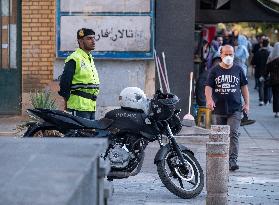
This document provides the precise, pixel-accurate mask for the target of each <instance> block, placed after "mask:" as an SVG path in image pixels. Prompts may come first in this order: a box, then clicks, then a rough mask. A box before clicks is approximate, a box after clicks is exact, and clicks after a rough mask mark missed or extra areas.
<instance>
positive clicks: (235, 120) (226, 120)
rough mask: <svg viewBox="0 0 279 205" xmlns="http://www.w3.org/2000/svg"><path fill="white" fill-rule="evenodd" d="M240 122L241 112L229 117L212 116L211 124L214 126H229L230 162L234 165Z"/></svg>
mask: <svg viewBox="0 0 279 205" xmlns="http://www.w3.org/2000/svg"><path fill="white" fill-rule="evenodd" d="M240 121H241V112H235V113H233V114H231V115H216V114H214V115H213V119H212V122H213V124H215V125H229V126H230V162H232V163H236V162H237V157H238V151H239V141H238V139H239V135H240V133H238V128H239V126H240Z"/></svg>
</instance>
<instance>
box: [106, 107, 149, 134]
mask: <svg viewBox="0 0 279 205" xmlns="http://www.w3.org/2000/svg"><path fill="white" fill-rule="evenodd" d="M105 118H108V119H112V120H113V123H112V125H111V127H112V128H117V129H119V130H120V131H121V132H132V133H138V134H140V133H141V132H148V133H153V129H152V127H151V126H150V125H147V124H146V123H145V119H146V118H147V115H146V114H145V113H144V112H143V111H140V110H132V109H126V108H125V109H124V108H121V109H115V110H111V111H109V112H108V113H106V115H105Z"/></svg>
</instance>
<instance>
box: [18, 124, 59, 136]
mask: <svg viewBox="0 0 279 205" xmlns="http://www.w3.org/2000/svg"><path fill="white" fill-rule="evenodd" d="M22 137H64V134H63V133H61V132H60V131H59V130H57V129H55V127H51V126H48V127H47V126H40V125H38V124H32V125H29V127H28V128H27V131H26V132H25V133H24V134H23V136H22Z"/></svg>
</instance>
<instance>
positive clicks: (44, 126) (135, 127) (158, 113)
mask: <svg viewBox="0 0 279 205" xmlns="http://www.w3.org/2000/svg"><path fill="white" fill-rule="evenodd" d="M178 101H179V99H178V97H177V96H176V95H174V94H171V93H162V92H161V91H160V90H158V91H157V92H156V93H155V95H154V97H153V98H152V99H151V100H148V99H147V98H146V97H145V94H144V93H143V91H141V90H140V89H139V88H135V87H128V88H125V89H124V90H123V91H122V92H121V93H120V105H121V108H120V109H114V110H111V111H109V112H108V113H106V115H105V117H104V118H102V119H100V120H94V121H92V120H87V119H84V118H80V117H77V116H73V115H71V114H69V113H67V112H63V111H59V110H48V109H29V110H28V112H29V114H30V115H31V116H33V117H35V118H37V121H34V122H31V123H29V125H28V129H27V131H26V132H25V133H24V135H23V137H36V136H38V137H39V136H41V137H47V136H56V137H107V138H108V140H109V145H108V148H107V150H106V152H105V153H104V154H103V155H102V157H103V158H104V159H105V160H109V162H110V165H111V170H110V173H109V174H108V180H113V179H121V178H128V177H130V176H135V175H136V174H138V173H139V172H140V170H141V167H142V164H143V161H144V153H145V152H144V151H145V148H146V146H147V145H148V143H149V142H153V141H158V142H159V145H160V148H159V150H158V152H157V154H156V156H155V159H154V163H155V164H156V166H157V172H158V175H159V177H160V179H161V181H162V182H163V184H164V185H165V186H166V188H167V189H168V190H169V191H170V192H172V193H173V194H175V195H177V196H178V197H181V198H185V199H188V198H193V197H195V196H197V195H198V194H200V193H201V191H202V189H203V186H204V175H203V170H202V168H201V166H200V164H199V162H198V161H197V159H196V158H195V157H194V153H193V152H192V151H191V150H190V149H188V148H187V147H185V146H183V145H181V144H178V143H177V142H176V140H175V137H174V135H175V134H177V133H178V132H179V131H180V130H181V128H182V125H181V123H180V119H179V117H178V113H179V110H177V109H176V108H175V105H176V104H177V102H178ZM163 139H166V141H167V143H166V144H164V143H163V141H165V140H163Z"/></svg>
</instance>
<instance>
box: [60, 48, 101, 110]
mask: <svg viewBox="0 0 279 205" xmlns="http://www.w3.org/2000/svg"><path fill="white" fill-rule="evenodd" d="M89 56H90V59H91V60H90V59H89ZM89 56H88V54H87V53H86V52H84V51H83V50H82V49H80V48H78V49H77V50H76V51H75V52H73V53H72V54H71V55H70V56H68V58H67V59H66V60H65V63H67V62H68V61H69V60H74V61H75V62H76V69H75V74H74V76H73V80H72V85H71V95H70V98H69V99H68V101H67V108H68V109H73V110H78V111H96V98H97V95H98V94H99V84H100V81H99V76H98V72H97V70H96V67H95V64H94V61H93V57H92V55H91V54H89ZM79 93H82V94H85V96H84V95H82V96H81V95H80V94H79ZM88 96H89V97H88ZM90 97H93V98H91V99H90ZM94 97H95V99H94Z"/></svg>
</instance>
